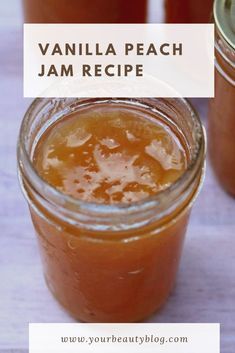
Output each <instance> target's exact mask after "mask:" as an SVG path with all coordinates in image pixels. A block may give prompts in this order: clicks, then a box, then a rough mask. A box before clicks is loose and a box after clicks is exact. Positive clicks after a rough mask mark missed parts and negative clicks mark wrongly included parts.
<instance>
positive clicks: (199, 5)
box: [165, 0, 213, 23]
mask: <svg viewBox="0 0 235 353" xmlns="http://www.w3.org/2000/svg"><path fill="white" fill-rule="evenodd" d="M212 10H213V0H165V11H166V14H165V20H166V22H167V23H208V22H209V21H210V19H211V15H212Z"/></svg>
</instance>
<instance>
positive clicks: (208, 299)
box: [0, 0, 235, 353]
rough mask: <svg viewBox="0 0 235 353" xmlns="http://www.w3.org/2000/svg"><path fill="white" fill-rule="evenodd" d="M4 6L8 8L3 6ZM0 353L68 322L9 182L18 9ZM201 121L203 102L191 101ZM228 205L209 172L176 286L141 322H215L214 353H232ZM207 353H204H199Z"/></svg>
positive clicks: (8, 176)
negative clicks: (42, 328) (45, 325)
mask: <svg viewBox="0 0 235 353" xmlns="http://www.w3.org/2000/svg"><path fill="white" fill-rule="evenodd" d="M9 4H10V5H11V8H10V6H9ZM0 13H1V25H0V38H1V48H0V91H1V95H0V104H1V105H0V106H1V115H0V153H1V158H0V229H1V235H0V351H1V353H3V352H8V353H10V352H12V353H13V352H14V353H16V352H21V349H25V350H26V351H27V346H28V331H27V330H28V323H29V322H73V319H71V317H69V316H68V315H67V314H66V313H65V312H64V311H63V309H62V308H61V307H60V306H59V305H58V304H57V302H56V301H55V300H54V299H53V298H52V296H51V294H50V293H49V291H48V290H47V288H46V286H45V283H44V280H43V277H42V269H41V264H40V259H39V254H38V249H37V244H36V239H35V236H34V231H33V228H32V225H31V221H30V218H29V213H28V210H27V206H26V202H25V200H24V198H23V196H22V194H21V191H20V188H19V185H18V181H17V176H16V141H17V134H18V130H19V126H20V122H21V119H22V116H23V113H24V111H25V108H26V107H27V105H28V104H29V102H28V101H27V100H26V99H23V93H22V86H23V83H22V25H21V21H22V20H21V16H20V1H19V0H10V1H9V2H5V1H1V2H0ZM195 104H196V106H197V107H198V109H199V111H200V113H201V116H202V118H203V119H205V117H206V109H207V102H206V100H196V101H195ZM234 274H235V200H234V199H232V198H231V197H229V196H228V195H227V194H225V193H224V192H223V191H222V190H221V189H220V187H219V186H218V184H217V182H216V180H215V178H214V176H213V174H212V171H211V168H210V165H208V168H207V174H206V180H205V184H204V187H203V190H202V192H201V194H200V196H199V198H198V200H197V202H196V204H195V207H194V210H193V214H192V217H191V221H190V226H189V229H188V233H187V240H186V243H185V247H184V252H183V257H182V261H181V266H180V270H179V274H178V280H177V285H176V288H175V290H174V292H173V293H172V295H171V297H170V299H169V301H168V303H167V305H166V306H165V307H164V309H163V310H162V311H161V312H160V313H158V314H157V315H154V316H153V317H151V318H150V319H149V321H148V322H172V323H175V322H182V323H183V322H195V323H198V322H220V323H221V333H222V336H221V347H222V349H221V352H222V353H234V352H235V276H234ZM199 353H206V352H199Z"/></svg>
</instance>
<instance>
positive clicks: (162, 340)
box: [29, 323, 220, 353]
mask: <svg viewBox="0 0 235 353" xmlns="http://www.w3.org/2000/svg"><path fill="white" fill-rule="evenodd" d="M122 351H123V352H125V353H155V352H157V353H220V325H219V324H85V323H83V324H30V325H29V353H45V352H46V353H55V352H56V353H75V352H76V353H79V352H81V353H91V352H92V353H120V352H122Z"/></svg>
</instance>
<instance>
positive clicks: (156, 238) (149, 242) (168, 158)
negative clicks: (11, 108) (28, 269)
mask: <svg viewBox="0 0 235 353" xmlns="http://www.w3.org/2000/svg"><path fill="white" fill-rule="evenodd" d="M203 131H204V130H203V127H202V125H201V123H200V120H199V118H198V116H197V115H196V113H195V112H194V110H193V109H192V107H191V106H190V105H189V103H188V102H187V101H186V100H184V99H154V98H151V99H128V98H126V99H36V100H35V101H34V102H33V104H32V105H31V106H30V108H29V109H28V111H27V113H26V115H25V117H24V120H23V123H22V126H21V131H20V136H19V145H18V165H19V177H20V182H21V186H22V189H23V191H24V194H25V196H26V199H27V201H28V204H29V209H30V213H31V217H32V221H33V224H34V227H35V230H36V234H37V238H38V242H39V248H40V252H41V257H42V263H43V268H44V274H45V279H46V282H47V285H48V287H49V289H50V290H51V292H52V293H53V294H54V296H55V298H56V299H57V300H58V301H59V302H60V303H61V304H62V306H63V307H64V308H66V309H67V311H68V312H69V313H70V314H71V315H72V316H74V317H75V318H76V319H79V320H82V321H86V322H135V321H139V320H142V319H144V318H146V317H147V316H149V315H150V314H152V313H153V312H155V311H156V310H158V309H159V308H160V307H162V305H163V304H164V303H165V302H166V300H167V298H168V296H169V294H170V292H171V290H172V288H173V286H174V283H175V277H176V273H177V269H178V265H179V261H180V256H181V251H182V246H183V241H184V237H185V232H186V228H187V223H188V219H189V215H190V210H191V207H192V205H193V202H194V200H195V197H196V196H197V194H198V191H199V189H200V186H201V183H202V179H203V175H204V156H205V139H204V132H203Z"/></svg>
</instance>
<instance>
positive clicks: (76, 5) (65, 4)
mask: <svg viewBox="0 0 235 353" xmlns="http://www.w3.org/2000/svg"><path fill="white" fill-rule="evenodd" d="M147 2H148V0H135V1H130V0H92V1H90V0H43V1H41V0H33V1H32V0H23V6H24V18H25V22H26V23H27V22H28V23H144V22H146V17H147Z"/></svg>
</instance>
